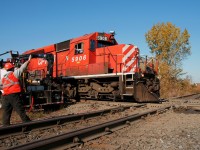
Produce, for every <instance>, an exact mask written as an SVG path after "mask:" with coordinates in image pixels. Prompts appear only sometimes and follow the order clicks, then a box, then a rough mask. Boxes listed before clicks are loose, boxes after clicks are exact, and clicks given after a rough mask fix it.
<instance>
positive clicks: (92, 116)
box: [0, 104, 172, 150]
mask: <svg viewBox="0 0 200 150" xmlns="http://www.w3.org/2000/svg"><path fill="white" fill-rule="evenodd" d="M170 108H172V106H165V107H163V108H156V109H155V108H151V109H150V108H149V107H147V105H146V104H138V105H134V106H124V107H118V108H113V109H107V110H102V111H96V112H92V113H86V114H77V115H68V116H61V117H56V118H51V119H46V120H41V121H32V122H29V123H24V124H16V125H12V126H9V127H2V128H0V149H20V150H21V149H50V148H51V149H52V148H58V147H59V148H61V149H63V147H64V148H69V147H72V146H76V145H80V144H81V143H83V142H86V141H88V140H91V139H94V138H97V137H99V136H102V135H104V134H110V133H112V132H113V131H115V130H117V129H120V128H123V127H124V126H128V125H129V124H130V122H131V121H134V120H137V119H141V118H142V117H146V116H148V115H151V114H157V113H161V112H164V111H166V109H170Z"/></svg>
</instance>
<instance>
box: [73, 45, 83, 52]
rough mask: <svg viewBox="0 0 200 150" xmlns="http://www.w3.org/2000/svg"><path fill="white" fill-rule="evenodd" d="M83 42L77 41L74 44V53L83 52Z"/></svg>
mask: <svg viewBox="0 0 200 150" xmlns="http://www.w3.org/2000/svg"><path fill="white" fill-rule="evenodd" d="M83 45H84V44H83V43H78V44H76V45H75V47H74V49H75V54H82V53H83V52H84V50H83Z"/></svg>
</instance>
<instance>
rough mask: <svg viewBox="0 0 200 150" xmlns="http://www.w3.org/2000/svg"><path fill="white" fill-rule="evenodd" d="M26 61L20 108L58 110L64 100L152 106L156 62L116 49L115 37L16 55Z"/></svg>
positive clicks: (94, 36)
mask: <svg viewBox="0 0 200 150" xmlns="http://www.w3.org/2000/svg"><path fill="white" fill-rule="evenodd" d="M29 55H32V60H31V61H30V63H29V65H28V68H27V71H26V72H25V73H24V74H23V76H22V79H21V82H22V86H23V87H22V88H23V90H24V92H23V93H22V96H23V99H24V103H25V106H26V107H34V108H37V107H42V106H44V105H48V104H63V103H65V102H67V101H69V100H72V99H73V100H76V101H79V100H80V99H94V100H102V99H103V100H114V101H115V100H123V101H126V100H128V101H130V100H131V101H136V102H158V101H159V90H160V82H159V79H158V77H157V76H158V62H157V61H156V59H155V58H149V57H147V56H143V57H142V56H141V55H140V50H139V48H138V47H137V46H135V45H133V44H118V42H117V41H116V39H115V32H110V33H101V32H94V33H90V34H85V35H83V36H80V37H77V38H72V39H69V40H66V41H63V42H60V43H56V44H51V45H48V46H44V47H41V48H37V49H31V50H27V51H25V52H24V53H22V54H20V55H19V54H18V53H17V54H11V56H12V57H11V59H9V60H8V61H11V62H13V63H14V64H16V65H19V64H21V63H23V62H24V61H25V60H26V59H27V58H28V56H29Z"/></svg>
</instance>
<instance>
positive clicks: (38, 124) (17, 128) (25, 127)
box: [0, 104, 146, 138]
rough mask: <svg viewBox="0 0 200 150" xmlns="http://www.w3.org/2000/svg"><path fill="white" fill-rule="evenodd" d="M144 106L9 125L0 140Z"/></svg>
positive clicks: (0, 133)
mask: <svg viewBox="0 0 200 150" xmlns="http://www.w3.org/2000/svg"><path fill="white" fill-rule="evenodd" d="M145 105H146V104H138V105H132V106H120V107H116V108H111V109H105V110H100V111H95V112H91V113H82V114H76V115H65V116H59V117H56V118H50V119H44V120H37V121H31V122H27V123H20V124H15V125H10V126H6V127H1V128H0V138H2V137H5V136H6V135H9V136H10V135H11V134H19V133H23V132H28V131H31V130H33V129H39V128H45V127H50V126H55V125H62V124H64V123H68V122H74V121H78V120H83V119H87V118H93V117H97V116H99V115H104V114H108V113H112V112H117V111H122V110H126V109H130V108H131V107H142V106H145Z"/></svg>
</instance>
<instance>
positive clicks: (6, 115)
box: [2, 93, 30, 126]
mask: <svg viewBox="0 0 200 150" xmlns="http://www.w3.org/2000/svg"><path fill="white" fill-rule="evenodd" d="M13 108H14V110H15V111H16V112H17V113H18V115H19V116H20V118H21V120H22V121H23V122H28V121H30V118H29V117H28V116H27V115H26V112H25V109H24V107H23V104H22V100H20V94H19V93H14V94H9V95H4V96H3V98H2V109H3V117H2V124H3V126H6V125H10V117H11V114H12V110H13Z"/></svg>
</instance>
